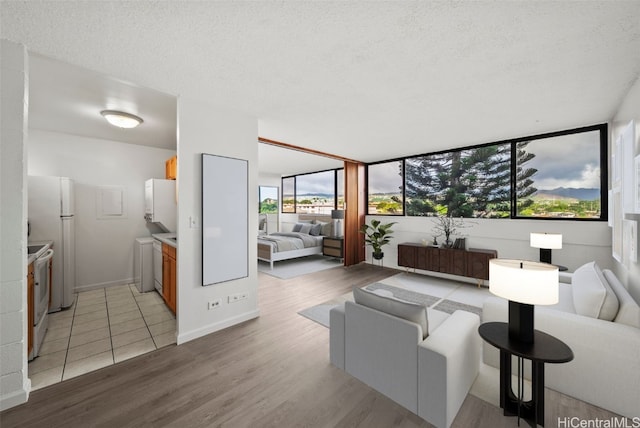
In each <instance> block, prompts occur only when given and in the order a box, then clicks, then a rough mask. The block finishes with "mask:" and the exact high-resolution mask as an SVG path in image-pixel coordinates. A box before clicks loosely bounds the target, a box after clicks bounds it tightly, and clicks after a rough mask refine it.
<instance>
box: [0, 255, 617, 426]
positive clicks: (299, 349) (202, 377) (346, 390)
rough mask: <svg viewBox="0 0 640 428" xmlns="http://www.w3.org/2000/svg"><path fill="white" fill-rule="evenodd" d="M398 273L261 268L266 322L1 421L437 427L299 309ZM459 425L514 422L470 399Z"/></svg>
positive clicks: (572, 404)
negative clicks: (357, 375)
mask: <svg viewBox="0 0 640 428" xmlns="http://www.w3.org/2000/svg"><path fill="white" fill-rule="evenodd" d="M396 273H398V271H395V270H392V269H383V268H380V267H377V266H372V265H366V264H361V265H358V266H354V267H350V268H342V267H338V268H334V269H330V270H327V271H323V272H319V273H316V274H312V275H307V276H304V277H298V278H293V279H289V280H280V279H277V278H273V277H270V276H268V275H265V274H259V281H260V285H259V298H260V310H261V316H260V317H259V318H258V319H255V320H252V321H248V322H245V323H243V324H241V325H237V326H234V327H231V328H228V329H226V330H224V331H220V332H217V333H215V334H211V335H208V336H206V337H202V338H200V339H197V340H194V341H191V342H189V343H186V344H184V345H181V346H168V347H166V348H163V349H159V350H157V351H154V352H152V353H150V354H146V355H142V356H140V357H136V358H133V359H131V360H127V361H124V362H122V363H118V364H116V365H113V366H109V367H106V368H103V369H100V370H99V371H96V372H93V373H89V374H86V375H82V376H79V377H77V378H73V379H70V380H68V381H64V382H62V383H59V384H56V385H52V386H49V387H46V388H43V389H41V390H38V391H35V392H33V393H32V394H31V397H30V399H29V402H28V403H26V404H24V405H21V406H18V407H15V408H13V409H9V410H7V411H5V412H3V413H1V414H0V426H1V427H2V428H8V427H36V426H37V427H42V426H46V427H65V428H75V427H142V426H148V427H164V426H175V427H181V428H191V427H367V428H368V427H428V426H430V425H429V424H427V423H426V422H424V421H423V420H421V419H420V418H418V417H417V416H416V415H414V414H412V413H411V412H409V411H407V410H405V409H404V408H402V407H400V406H399V405H397V404H395V403H394V402H392V401H391V400H389V399H388V398H386V397H384V396H383V395H381V394H379V393H377V392H376V391H374V390H372V389H371V388H369V387H367V386H366V385H364V384H362V383H361V382H359V381H358V380H356V379H354V378H352V377H351V376H349V375H347V374H346V373H344V372H342V371H340V370H339V369H336V368H335V367H333V366H332V365H331V364H330V363H329V330H328V329H326V328H324V327H322V326H320V325H319V324H316V323H314V322H312V321H310V320H308V319H306V318H304V317H302V316H300V315H298V314H297V312H298V311H299V310H301V309H304V308H306V307H309V306H312V305H314V304H318V303H321V302H324V301H326V300H329V299H331V298H334V297H337V296H340V295H342V294H344V293H346V292H347V291H349V290H350V289H351V287H352V286H354V285H357V286H363V285H366V284H369V283H372V282H375V281H379V280H382V279H384V278H386V277H388V276H390V275H394V274H396ZM546 400H547V401H546V403H547V406H546V421H545V425H546V426H547V427H556V426H558V424H557V418H558V417H574V416H575V417H578V418H581V419H593V418H595V417H598V418H600V419H604V418H609V417H611V416H613V414H611V413H609V412H607V411H604V410H602V409H599V408H596V407H593V406H590V405H588V404H586V403H583V402H580V401H577V400H574V399H571V398H569V397H566V396H564V395H562V394H558V393H556V392H554V391H549V390H548V391H547V395H546ZM525 425H526V424H525ZM525 425H523V426H525ZM454 426H455V427H491V428H494V427H514V426H516V419H515V418H513V417H504V416H502V412H501V410H500V409H498V408H496V407H494V406H492V405H490V404H488V403H486V402H484V401H482V400H480V399H478V398H476V397H473V396H471V395H470V396H468V397H467V399H466V401H465V403H464V404H463V406H462V409H461V411H460V413H459V414H458V416H457V418H456V420H455V422H454Z"/></svg>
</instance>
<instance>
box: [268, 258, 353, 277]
mask: <svg viewBox="0 0 640 428" xmlns="http://www.w3.org/2000/svg"><path fill="white" fill-rule="evenodd" d="M338 266H342V262H341V261H340V260H339V259H336V258H333V257H326V256H322V255H313V256H307V257H300V258H297V259H290V260H282V261H279V262H274V263H273V270H272V269H271V266H270V265H269V263H267V262H263V261H261V260H258V270H259V271H260V272H262V273H265V274H267V275H271V276H275V277H276V278H280V279H291V278H295V277H297V276H302V275H307V274H310V273H315V272H320V271H323V270H325V269H331V268H334V267H338Z"/></svg>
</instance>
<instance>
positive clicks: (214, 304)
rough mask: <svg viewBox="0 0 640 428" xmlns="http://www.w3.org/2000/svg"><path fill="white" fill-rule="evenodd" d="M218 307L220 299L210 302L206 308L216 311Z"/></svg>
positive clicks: (220, 302) (220, 303)
mask: <svg viewBox="0 0 640 428" xmlns="http://www.w3.org/2000/svg"><path fill="white" fill-rule="evenodd" d="M220 305H222V301H221V300H220V299H216V300H211V301H210V302H209V303H208V304H207V308H208V309H209V310H211V309H216V308H219V307H220Z"/></svg>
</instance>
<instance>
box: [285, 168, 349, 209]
mask: <svg viewBox="0 0 640 428" xmlns="http://www.w3.org/2000/svg"><path fill="white" fill-rule="evenodd" d="M341 170H342V171H344V168H332V169H323V170H320V171H312V172H305V173H302V174H294V175H286V176H282V177H280V186H281V187H282V185H283V181H284V180H286V179H293V211H284V191H283V192H282V194H283V196H282V203H281V208H280V212H281V213H282V214H298V177H302V176H305V175H311V174H321V173H323V172H329V171H333V186H332V189H333V193H334V195H333V209H334V210H335V209H337V208H336V207H337V205H338V183H337V181H338V171H341Z"/></svg>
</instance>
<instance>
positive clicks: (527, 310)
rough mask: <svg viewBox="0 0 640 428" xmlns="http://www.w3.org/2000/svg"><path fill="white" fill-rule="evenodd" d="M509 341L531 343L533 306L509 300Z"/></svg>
mask: <svg viewBox="0 0 640 428" xmlns="http://www.w3.org/2000/svg"><path fill="white" fill-rule="evenodd" d="M509 339H511V340H514V341H518V342H522V343H533V305H529V304H527V303H519V302H514V301H512V300H509Z"/></svg>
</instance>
